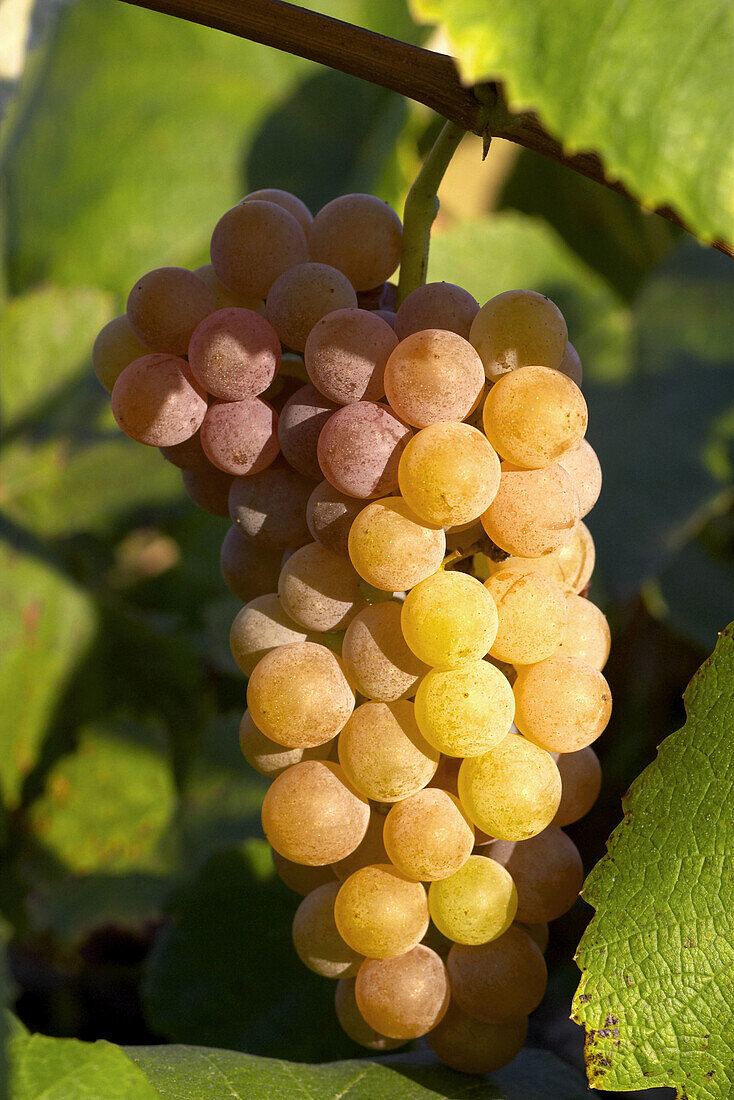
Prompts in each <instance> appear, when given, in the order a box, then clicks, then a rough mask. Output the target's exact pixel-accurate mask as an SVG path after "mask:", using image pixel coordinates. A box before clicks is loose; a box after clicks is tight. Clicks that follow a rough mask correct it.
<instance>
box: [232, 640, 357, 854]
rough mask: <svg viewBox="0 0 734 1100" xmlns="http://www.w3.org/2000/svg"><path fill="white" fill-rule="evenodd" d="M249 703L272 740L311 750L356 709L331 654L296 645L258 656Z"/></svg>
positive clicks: (313, 644) (305, 644)
mask: <svg viewBox="0 0 734 1100" xmlns="http://www.w3.org/2000/svg"><path fill="white" fill-rule="evenodd" d="M247 705H248V707H249V708H250V713H251V714H252V718H253V720H254V722H255V724H256V725H257V727H258V729H261V730H262V732H263V733H264V734H265V736H266V737H269V738H270V739H271V740H272V741H277V743H278V744H279V745H285V746H286V747H287V748H312V747H313V746H314V745H322V744H324V742H326V741H330V740H331V739H332V737H336V735H337V733H339V731H340V730H341V729H342V727H343V726H344V724H345V722H346V721H347V718H348V717H349V715H350V714H351V713H352V710H353V709H354V692H353V691H352V689H351V687H350V686H349V683H348V681H347V678H346V676H345V675H344V672H343V671H342V667H341V664H340V662H339V660H338V658H337V657H335V656H334V654H333V653H332V652H331V650H329V649H327V648H326V646H323V645H319V644H318V643H316V642H295V643H291V644H290V645H281V646H279V647H278V648H277V649H273V650H271V651H270V652H269V653H266V654H265V655H264V656H263V657H261V658H260V660H259V661H258V663H257V664H256V665H255V668H254V669H253V670H252V673H251V674H250V681H249V683H248V685H247ZM350 851H351V849H350ZM332 862H333V861H332Z"/></svg>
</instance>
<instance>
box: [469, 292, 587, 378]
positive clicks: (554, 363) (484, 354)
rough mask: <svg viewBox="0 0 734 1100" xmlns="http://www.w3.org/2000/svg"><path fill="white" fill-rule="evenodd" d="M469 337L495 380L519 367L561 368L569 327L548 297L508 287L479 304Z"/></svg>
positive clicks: (488, 375) (486, 370) (487, 370)
mask: <svg viewBox="0 0 734 1100" xmlns="http://www.w3.org/2000/svg"><path fill="white" fill-rule="evenodd" d="M469 339H470V340H471V342H472V344H473V345H474V347H475V348H476V349H477V351H478V352H479V355H480V357H481V360H482V363H483V364H484V370H485V372H486V375H487V378H491V379H492V380H494V379H497V378H501V377H502V375H503V374H507V373H508V372H509V371H513V370H517V368H518V367H525V366H536V365H538V364H541V365H542V366H544V367H560V365H561V362H562V361H563V355H564V352H565V350H566V344H567V343H568V329H567V328H566V322H565V320H564V318H563V314H562V313H561V311H560V309H559V308H558V306H557V305H555V304H554V303H553V302H551V300H550V298H546V297H545V295H543V294H537V293H536V292H535V291H534V290H507V291H505V292H504V294H498V295H496V297H494V298H491V299H490V301H488V302H487V304H486V305H485V306H482V308H481V309H480V310H479V313H478V314H477V315H476V317H475V318H474V321H473V322H472V326H471V331H470V333H469Z"/></svg>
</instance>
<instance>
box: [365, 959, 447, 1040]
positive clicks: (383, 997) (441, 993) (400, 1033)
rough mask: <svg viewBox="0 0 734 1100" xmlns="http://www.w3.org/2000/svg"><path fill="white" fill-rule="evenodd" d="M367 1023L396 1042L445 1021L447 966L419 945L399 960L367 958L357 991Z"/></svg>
mask: <svg viewBox="0 0 734 1100" xmlns="http://www.w3.org/2000/svg"><path fill="white" fill-rule="evenodd" d="M354 992H355V995H356V998H357V1006H358V1008H359V1010H360V1012H361V1013H362V1016H363V1017H364V1018H365V1020H366V1021H367V1023H368V1024H370V1025H371V1026H372V1027H374V1028H375V1030H376V1031H379V1032H381V1033H382V1034H383V1035H389V1036H390V1037H391V1038H393V1039H401V1040H407V1039H417V1038H418V1037H419V1036H420V1035H425V1034H426V1032H428V1031H430V1030H431V1029H432V1028H434V1027H435V1026H436V1024H437V1023H439V1021H440V1020H442V1019H443V1016H444V1014H445V1012H446V1009H447V1008H448V1005H449V1000H450V997H451V991H450V989H449V982H448V977H447V975H446V967H445V966H444V964H443V962H442V961H441V959H440V958H439V956H438V955H437V954H436V952H435V951H432V950H431V949H430V947H425V946H424V945H423V944H418V946H417V947H414V948H413V949H412V950H411V951H407V952H406V953H405V954H404V955H400V956H398V957H397V958H387V959H365V960H364V961H363V962H362V964H361V965H360V967H359V972H358V974H357V982H356V985H355V989H354Z"/></svg>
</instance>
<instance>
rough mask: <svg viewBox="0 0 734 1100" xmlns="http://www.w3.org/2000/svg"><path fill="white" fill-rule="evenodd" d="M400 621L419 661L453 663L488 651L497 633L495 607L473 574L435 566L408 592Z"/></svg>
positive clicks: (446, 665)
mask: <svg viewBox="0 0 734 1100" xmlns="http://www.w3.org/2000/svg"><path fill="white" fill-rule="evenodd" d="M401 625H402V629H403V636H404V638H405V640H406V642H407V643H408V645H409V646H410V648H411V649H412V650H413V652H414V653H415V655H416V657H419V658H420V660H421V661H424V662H425V663H426V664H427V665H431V666H433V667H434V668H455V667H456V666H457V665H462V664H465V663H466V662H467V661H477V660H479V658H481V657H484V655H485V654H486V653H487V652H488V650H489V648H490V646H491V645H492V643H493V641H494V638H495V635H496V633H497V608H496V606H495V602H494V600H493V599H492V596H491V595H490V593H489V592H488V591H487V589H486V588H485V587H484V585H483V584H482V582H481V581H478V580H477V579H476V577H470V576H469V574H468V573H460V572H451V571H448V570H447V571H445V572H444V571H439V572H437V573H434V574H433V575H432V576H430V577H426V579H425V580H424V581H421V582H420V584H417V585H416V586H415V588H413V589H412V590H411V591H410V592H409V593H408V595H407V597H406V600H405V603H404V604H403V611H402V615H401Z"/></svg>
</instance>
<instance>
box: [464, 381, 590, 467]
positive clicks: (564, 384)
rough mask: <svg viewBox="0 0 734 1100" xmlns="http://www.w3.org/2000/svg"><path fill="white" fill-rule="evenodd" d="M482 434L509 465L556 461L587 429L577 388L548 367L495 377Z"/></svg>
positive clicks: (548, 464)
mask: <svg viewBox="0 0 734 1100" xmlns="http://www.w3.org/2000/svg"><path fill="white" fill-rule="evenodd" d="M483 421H484V430H485V432H486V433H487V439H488V440H489V442H490V443H491V444H492V446H493V447H494V449H495V450H496V451H497V452H498V454H500V455H501V456H502V458H504V459H506V460H507V461H508V462H512V463H514V465H516V466H522V467H524V468H529V469H542V468H544V467H546V466H551V465H553V463H554V462H560V460H561V458H563V456H564V455H566V454H567V453H568V452H569V451H570V450H572V449H573V448H574V447H576V446H577V445H578V443H579V441H580V440H581V439H582V437H583V435H584V432H585V431H586V425H587V423H588V412H587V409H586V402H585V401H584V397H583V394H582V393H581V390H580V389H579V388H578V386H577V385H576V384H575V383H574V382H572V381H571V379H570V378H566V376H565V375H564V374H561V372H560V371H557V370H551V368H550V367H533V366H530V367H520V368H519V369H518V370H513V371H511V372H510V373H509V374H506V375H504V376H503V377H502V378H500V379H498V381H497V382H495V384H494V385H493V386H492V389H491V390H490V391H489V394H488V396H487V400H486V401H485V403H484V413H483Z"/></svg>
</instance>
